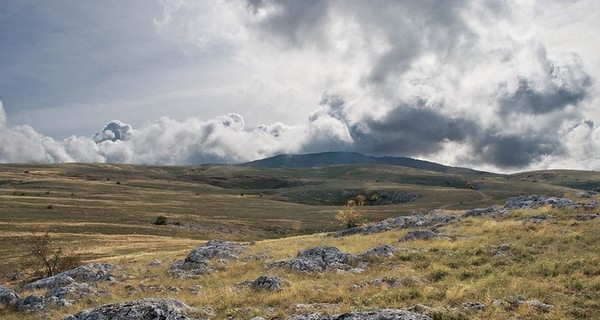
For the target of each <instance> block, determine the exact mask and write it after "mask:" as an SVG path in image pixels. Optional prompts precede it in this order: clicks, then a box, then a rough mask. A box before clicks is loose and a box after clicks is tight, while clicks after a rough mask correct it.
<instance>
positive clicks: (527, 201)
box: [504, 195, 597, 209]
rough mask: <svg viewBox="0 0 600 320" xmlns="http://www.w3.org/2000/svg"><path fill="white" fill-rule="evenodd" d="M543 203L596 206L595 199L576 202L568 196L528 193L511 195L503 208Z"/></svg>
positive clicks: (534, 205) (516, 207) (567, 206)
mask: <svg viewBox="0 0 600 320" xmlns="http://www.w3.org/2000/svg"><path fill="white" fill-rule="evenodd" d="M544 205H551V206H552V208H557V209H576V208H585V209H593V208H595V207H596V206H597V203H596V202H595V201H592V202H590V203H576V202H574V201H573V200H571V199H569V198H561V197H544V196H540V195H528V196H520V197H511V198H508V199H507V200H506V203H505V204H504V208H506V209H535V208H538V207H541V206H544Z"/></svg>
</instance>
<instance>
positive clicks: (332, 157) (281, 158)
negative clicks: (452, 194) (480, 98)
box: [240, 152, 477, 173]
mask: <svg viewBox="0 0 600 320" xmlns="http://www.w3.org/2000/svg"><path fill="white" fill-rule="evenodd" d="M348 164H379V165H390V166H398V167H405V168H413V169H422V170H430V171H436V172H445V173H476V172H477V171H476V170H472V169H467V168H459V167H450V166H445V165H442V164H439V163H435V162H430V161H424V160H417V159H413V158H408V157H387V156H386V157H372V156H366V155H363V154H360V153H356V152H321V153H311V154H283V155H278V156H274V157H270V158H265V159H261V160H256V161H251V162H247V163H243V164H240V166H243V167H251V168H309V167H323V166H331V165H348Z"/></svg>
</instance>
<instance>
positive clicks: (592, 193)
mask: <svg viewBox="0 0 600 320" xmlns="http://www.w3.org/2000/svg"><path fill="white" fill-rule="evenodd" d="M597 194H598V192H596V191H591V190H585V191H581V192H578V193H577V196H578V197H579V198H591V197H593V196H595V195H597Z"/></svg>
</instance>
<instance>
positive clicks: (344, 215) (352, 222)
mask: <svg viewBox="0 0 600 320" xmlns="http://www.w3.org/2000/svg"><path fill="white" fill-rule="evenodd" d="M355 207H356V203H355V202H354V200H349V201H348V202H347V203H346V204H345V205H344V206H343V207H342V208H341V209H340V211H338V213H337V214H336V215H335V220H337V221H338V222H339V223H340V224H341V225H343V226H346V228H348V229H350V228H354V227H357V226H358V225H359V224H360V222H361V220H362V214H361V213H360V212H359V211H357V210H356V208H355Z"/></svg>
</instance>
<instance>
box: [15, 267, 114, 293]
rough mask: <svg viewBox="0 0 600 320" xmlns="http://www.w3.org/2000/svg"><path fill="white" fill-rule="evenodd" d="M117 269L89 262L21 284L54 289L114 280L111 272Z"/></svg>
mask: <svg viewBox="0 0 600 320" xmlns="http://www.w3.org/2000/svg"><path fill="white" fill-rule="evenodd" d="M119 269H121V267H119V266H116V265H113V264H109V263H89V264H85V265H82V266H79V267H77V268H75V269H71V270H68V271H65V272H61V273H59V274H57V275H55V276H52V277H48V278H44V279H40V280H37V281H34V282H32V283H29V284H27V285H25V286H23V289H24V290H36V289H54V288H60V287H66V286H69V285H73V284H76V283H81V282H85V283H90V282H96V281H115V279H114V277H113V274H112V272H113V271H116V270H119Z"/></svg>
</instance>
